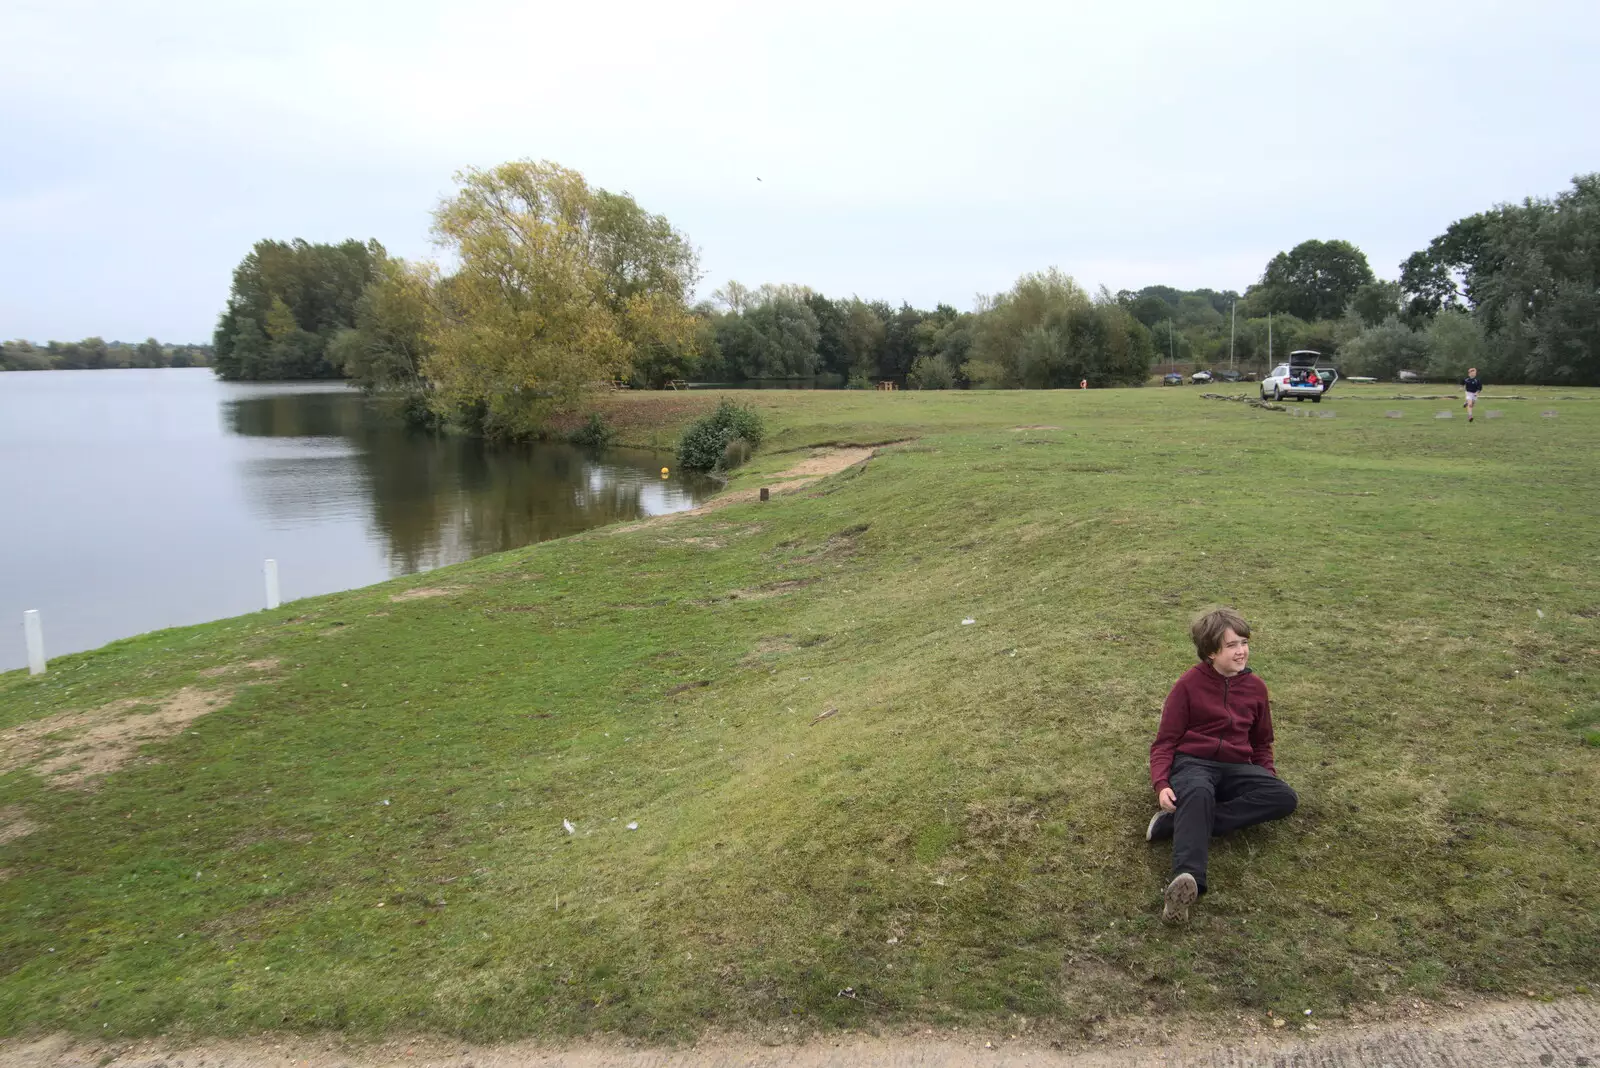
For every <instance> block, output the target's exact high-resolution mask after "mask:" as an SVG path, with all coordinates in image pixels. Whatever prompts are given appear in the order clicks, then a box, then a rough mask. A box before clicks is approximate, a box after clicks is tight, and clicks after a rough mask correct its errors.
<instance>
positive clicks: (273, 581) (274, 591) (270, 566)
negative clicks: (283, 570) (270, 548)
mask: <svg viewBox="0 0 1600 1068" xmlns="http://www.w3.org/2000/svg"><path fill="white" fill-rule="evenodd" d="M262 570H263V571H265V572H266V576H267V607H268V608H269V609H271V608H276V607H278V605H279V604H281V603H282V602H281V601H280V600H279V598H278V561H276V560H268V561H267V562H266V564H264V565H263V566H262Z"/></svg>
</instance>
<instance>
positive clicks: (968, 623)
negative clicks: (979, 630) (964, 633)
mask: <svg viewBox="0 0 1600 1068" xmlns="http://www.w3.org/2000/svg"><path fill="white" fill-rule="evenodd" d="M976 622H977V620H976V619H963V620H962V621H961V625H962V626H963V627H970V626H972V625H973V624H974V623H976Z"/></svg>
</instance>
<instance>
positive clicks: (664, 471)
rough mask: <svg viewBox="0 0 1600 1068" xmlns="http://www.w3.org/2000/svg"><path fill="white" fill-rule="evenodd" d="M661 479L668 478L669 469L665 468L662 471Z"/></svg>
mask: <svg viewBox="0 0 1600 1068" xmlns="http://www.w3.org/2000/svg"><path fill="white" fill-rule="evenodd" d="M661 477H662V478H666V477H667V469H666V468H665V467H663V468H662V469H661Z"/></svg>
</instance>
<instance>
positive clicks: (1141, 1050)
mask: <svg viewBox="0 0 1600 1068" xmlns="http://www.w3.org/2000/svg"><path fill="white" fill-rule="evenodd" d="M1290 1026H1293V1027H1295V1028H1303V1027H1304V1024H1303V1023H1302V1022H1300V1021H1296V1022H1295V1023H1294V1024H1293V1025H1286V1026H1285V1028H1284V1029H1283V1030H1288V1029H1289V1027H1290ZM0 1065H5V1066H7V1068H78V1066H80V1065H81V1066H88V1068H390V1066H400V1065H405V1066H413V1068H415V1066H421V1068H558V1066H559V1068H735V1066H738V1068H833V1066H846V1065H848V1066H853V1068H854V1066H859V1068H966V1066H968V1065H981V1066H984V1068H1146V1066H1149V1068H1154V1066H1157V1065H1159V1066H1164V1068H1171V1066H1174V1065H1192V1066H1196V1068H1255V1066H1260V1068H1269V1066H1271V1068H1279V1066H1284V1068H1287V1066H1295V1068H1300V1066H1304V1068H1379V1066H1393V1068H1402V1066H1405V1068H1411V1066H1421V1065H1428V1066H1430V1068H1457V1066H1467V1065H1471V1066H1477V1065H1483V1066H1500V1065H1528V1066H1534V1065H1539V1066H1551V1068H1585V1066H1588V1065H1593V1066H1595V1068H1600V1004H1597V1003H1596V1002H1594V1001H1592V1000H1590V999H1587V998H1569V999H1566V1000H1564V1001H1556V1002H1549V1003H1542V1002H1519V1003H1514V1004H1491V1005H1486V1006H1483V1007H1480V1008H1478V1009H1474V1010H1471V1011H1467V1012H1462V1013H1457V1014H1454V1015H1445V1016H1433V1015H1431V1013H1430V1012H1429V1011H1428V1010H1423V1011H1422V1012H1421V1013H1419V1018H1417V1019H1411V1020H1406V1021H1404V1022H1399V1023H1385V1024H1376V1025H1360V1026H1330V1027H1329V1029H1328V1030H1327V1031H1311V1030H1304V1029H1302V1030H1299V1031H1298V1033H1296V1034H1294V1035H1293V1036H1292V1037H1285V1036H1284V1035H1283V1033H1282V1031H1278V1032H1272V1033H1269V1034H1265V1035H1262V1036H1260V1037H1257V1038H1251V1039H1246V1040H1242V1041H1241V1040H1239V1039H1237V1038H1235V1039H1234V1040H1231V1041H1225V1042H1222V1041H1218V1040H1216V1039H1206V1038H1204V1037H1196V1036H1191V1037H1188V1038H1186V1039H1182V1040H1178V1039H1172V1038H1163V1037H1156V1033H1155V1032H1151V1034H1150V1035H1149V1036H1147V1037H1139V1032H1138V1031H1137V1030H1130V1031H1129V1032H1128V1033H1127V1034H1126V1035H1124V1037H1122V1038H1121V1039H1111V1040H1108V1041H1105V1042H1102V1043H1098V1044H1095V1045H1087V1044H1086V1045H1081V1046H1079V1047H1077V1048H1061V1049H1057V1048H1052V1047H1051V1046H1050V1045H1048V1044H1041V1043H1039V1042H1038V1041H1036V1040H1035V1041H1032V1042H1030V1041H1028V1040H1026V1039H1018V1040H1011V1039H1007V1038H1005V1036H1003V1035H994V1036H988V1037H985V1036H983V1035H971V1036H969V1035H962V1034H958V1033H953V1032H946V1033H941V1034H940V1035H939V1036H937V1037H930V1036H929V1035H926V1034H925V1035H908V1036H898V1037H880V1038H871V1037H863V1036H856V1035H846V1036H841V1037H838V1038H831V1039H816V1040H812V1041H808V1042H804V1043H799V1044H795V1045H762V1044H759V1043H757V1042H755V1041H753V1040H750V1039H733V1040H726V1039H719V1040H711V1041H706V1042H702V1043H699V1044H696V1045H694V1046H688V1047H684V1048H682V1049H638V1048H630V1047H628V1046H625V1045H621V1044H618V1043H609V1044H608V1043H578V1044H573V1045H568V1046H559V1047H557V1046H541V1045H538V1044H535V1043H532V1042H522V1043H513V1044H508V1045H499V1046H474V1045H468V1044H464V1043H460V1042H446V1041H442V1040H439V1039H419V1040H417V1041H404V1040H401V1041H391V1042H384V1043H377V1044H371V1045H358V1044H346V1043H343V1042H340V1041H338V1040H336V1039H334V1040H330V1039H328V1038H326V1037H313V1038H307V1039H297V1038H295V1037H293V1036H289V1035H283V1036H274V1037H271V1038H263V1039H259V1040H254V1041H233V1042H213V1043H207V1044H204V1045H192V1046H179V1045H168V1044H165V1043H151V1042H136V1043H126V1044H125V1043H118V1042H102V1043H93V1042H75V1041H72V1040H70V1039H67V1038H64V1037H60V1036H52V1037H49V1038H43V1039H34V1040H28V1041H23V1040H14V1039H13V1040H8V1041H4V1042H0Z"/></svg>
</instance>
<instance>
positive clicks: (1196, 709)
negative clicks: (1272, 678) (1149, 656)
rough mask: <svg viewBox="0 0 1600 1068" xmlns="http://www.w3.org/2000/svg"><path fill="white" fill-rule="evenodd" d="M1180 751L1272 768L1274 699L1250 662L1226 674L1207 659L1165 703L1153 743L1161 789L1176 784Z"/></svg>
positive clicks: (1154, 772)
mask: <svg viewBox="0 0 1600 1068" xmlns="http://www.w3.org/2000/svg"><path fill="white" fill-rule="evenodd" d="M1177 753H1188V754H1189V755H1190V756H1197V757H1201V758H1203V759H1205V760H1220V761H1223V762H1224V763H1228V764H1257V765H1259V766H1261V767H1263V768H1266V769H1267V770H1268V771H1270V772H1272V774H1274V775H1276V774H1278V769H1277V768H1275V767H1273V766H1272V703H1271V701H1269V700H1268V698H1267V684H1266V683H1264V682H1262V681H1261V679H1260V678H1259V677H1258V676H1257V675H1256V674H1255V673H1254V672H1252V671H1251V670H1250V669H1249V668H1245V669H1244V670H1243V671H1241V672H1239V674H1237V675H1233V676H1225V675H1223V674H1222V673H1221V672H1219V671H1218V670H1217V669H1216V668H1214V667H1212V666H1211V665H1210V664H1209V663H1205V662H1201V663H1199V664H1196V665H1195V666H1194V667H1192V668H1190V669H1189V670H1188V671H1185V672H1184V673H1183V677H1182V678H1180V679H1179V680H1178V683H1177V685H1175V686H1173V687H1172V692H1171V693H1169V694H1167V701H1166V703H1165V704H1163V705H1162V706H1161V726H1160V727H1159V728H1157V729H1156V740H1155V742H1154V743H1153V744H1152V745H1151V746H1150V781H1151V782H1152V783H1154V784H1155V788H1156V792H1157V793H1160V792H1161V791H1162V790H1164V789H1166V788H1167V787H1168V786H1171V785H1172V783H1171V782H1170V781H1169V777H1170V776H1171V774H1172V758H1173V756H1174V755H1175V754H1177Z"/></svg>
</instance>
